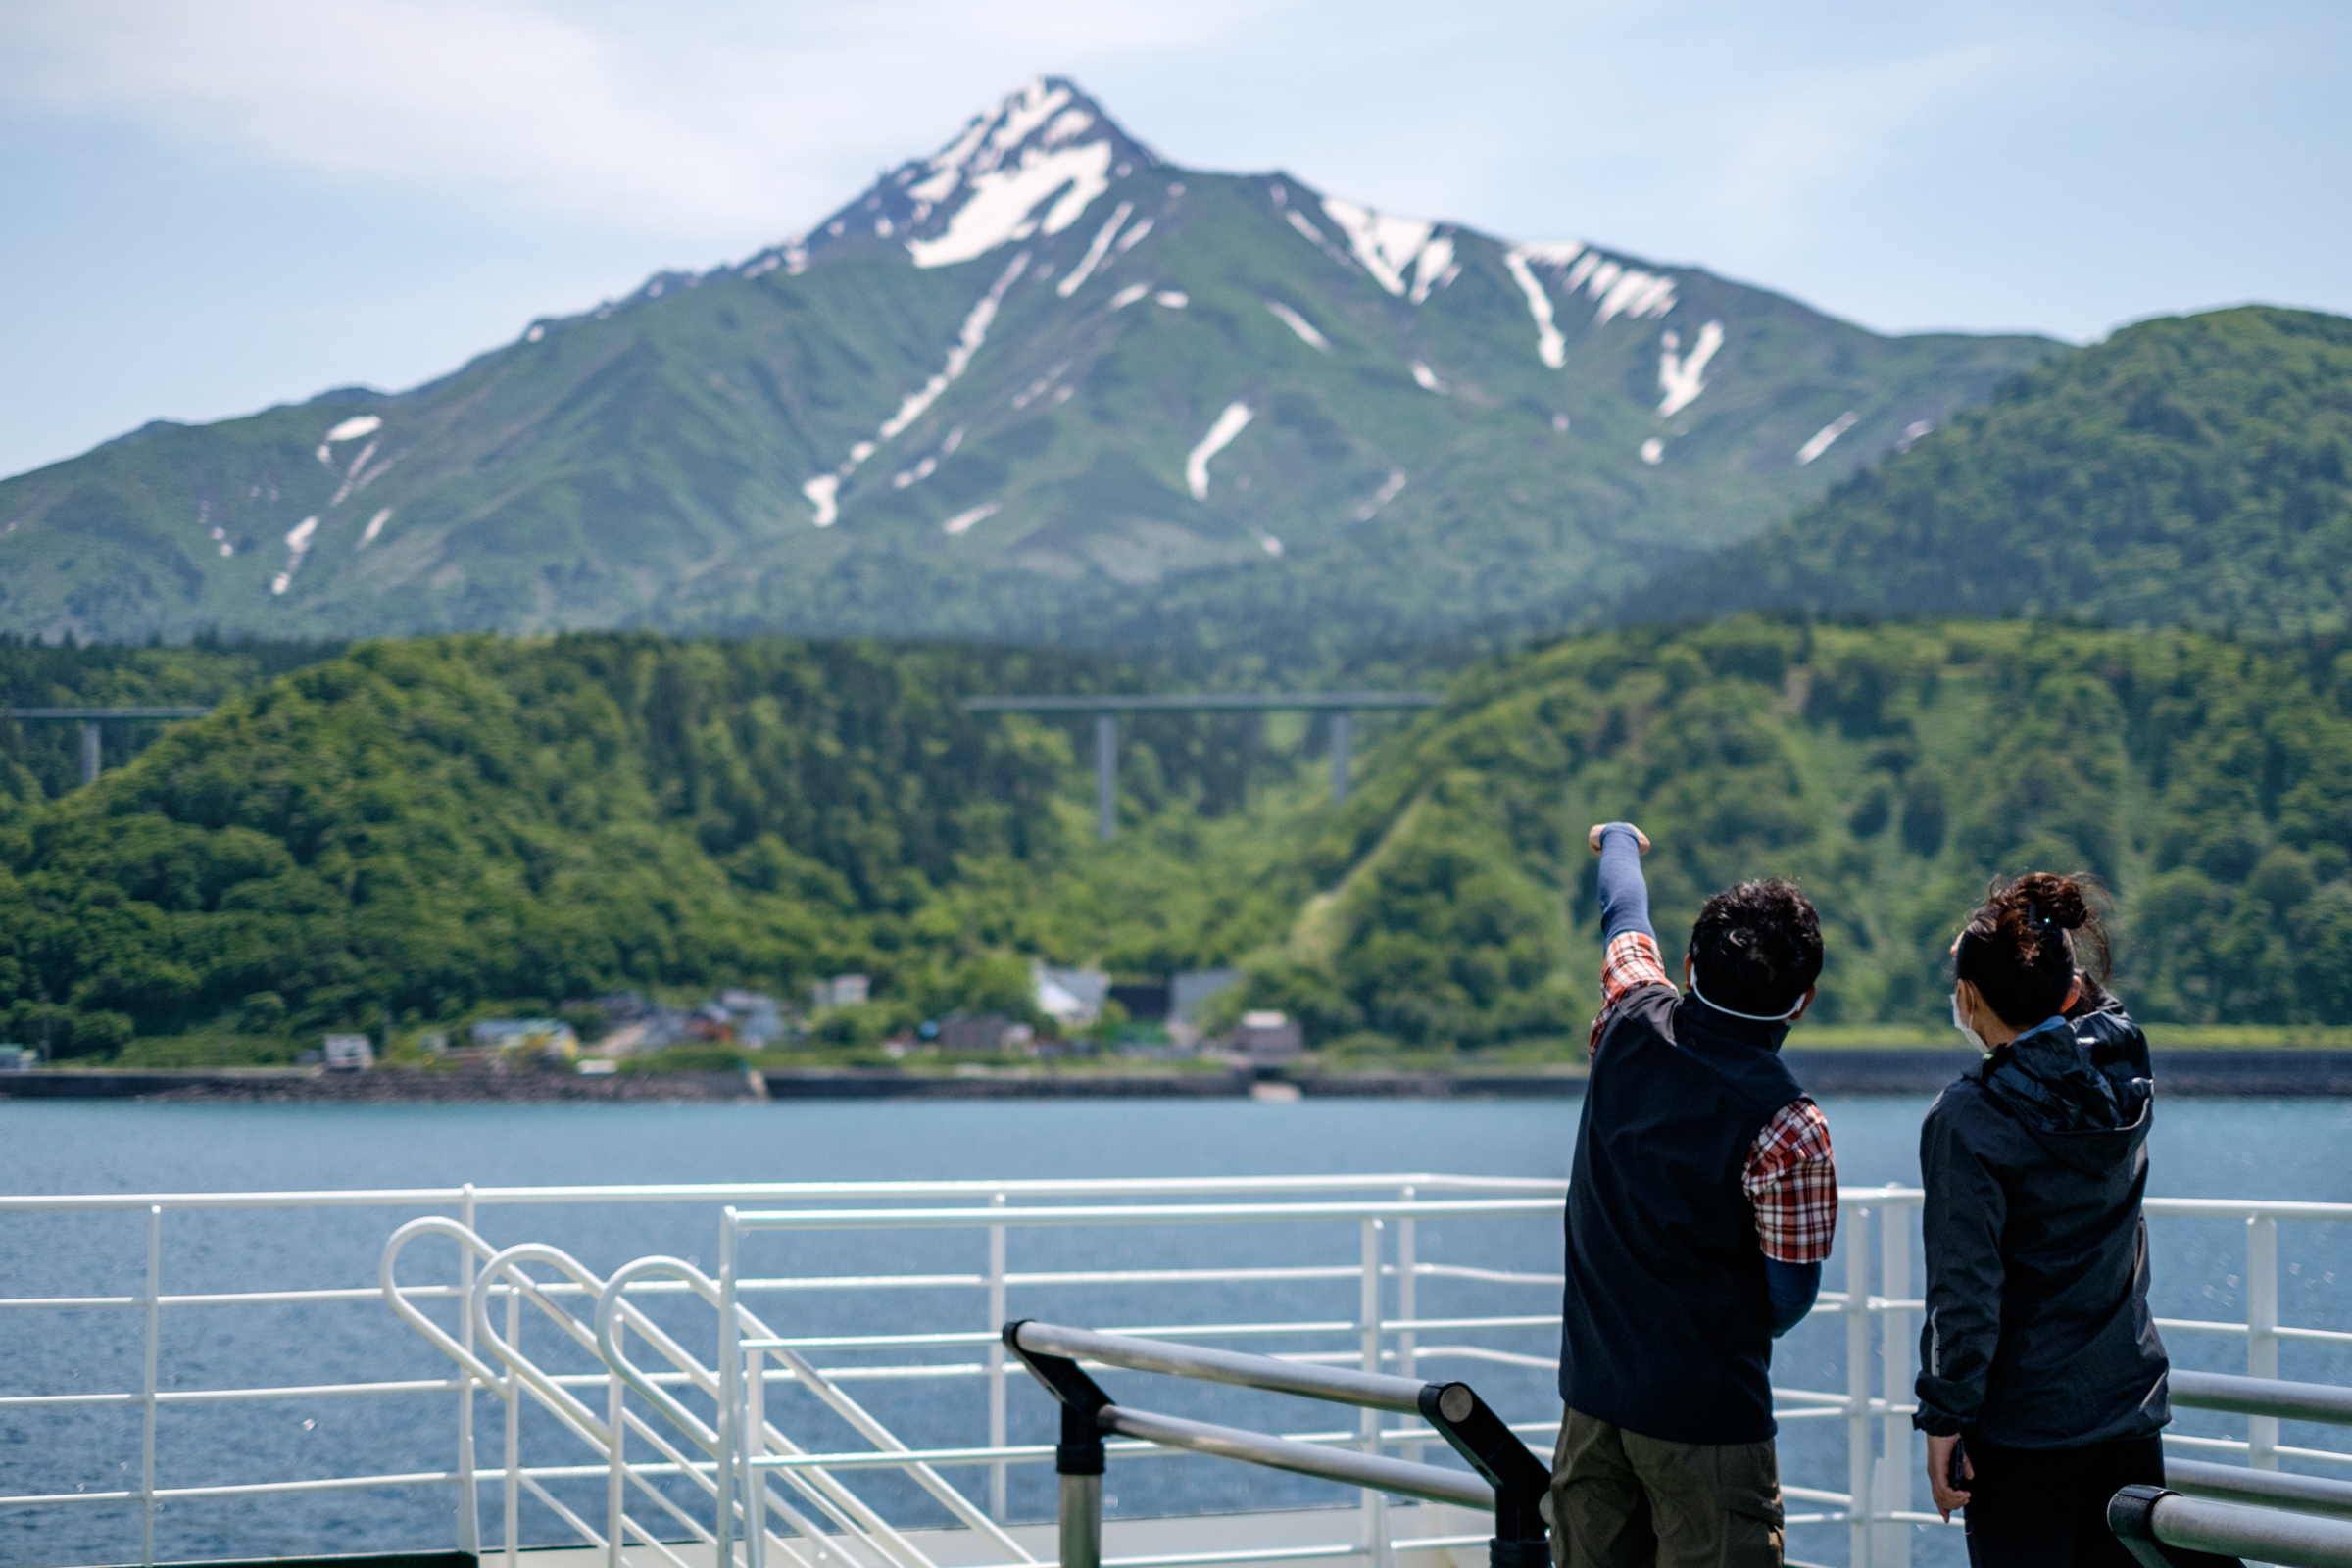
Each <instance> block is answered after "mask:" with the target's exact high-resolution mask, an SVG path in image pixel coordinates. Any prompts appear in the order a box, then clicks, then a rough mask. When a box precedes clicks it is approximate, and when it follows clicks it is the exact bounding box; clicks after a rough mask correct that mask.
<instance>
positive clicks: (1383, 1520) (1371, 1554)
mask: <svg viewBox="0 0 2352 1568" xmlns="http://www.w3.org/2000/svg"><path fill="white" fill-rule="evenodd" d="M1357 1322H1358V1323H1359V1324H1360V1325H1361V1327H1362V1331H1363V1369H1364V1370H1365V1371H1366V1372H1370V1373H1374V1374H1377V1373H1378V1372H1379V1371H1380V1221H1379V1220H1376V1219H1368V1220H1366V1221H1364V1247H1363V1285H1362V1289H1361V1291H1360V1292H1359V1294H1358V1308H1357ZM1356 1431H1357V1432H1358V1433H1360V1434H1361V1435H1362V1437H1363V1440H1364V1451H1365V1452H1366V1453H1372V1454H1377V1453H1378V1452H1380V1412H1379V1411H1378V1410H1374V1409H1369V1408H1366V1409H1361V1410H1358V1411H1357V1412H1356ZM1363 1497H1364V1551H1365V1553H1366V1555H1367V1557H1368V1558H1369V1560H1370V1564H1371V1568H1393V1563H1394V1557H1393V1555H1392V1553H1391V1552H1390V1549H1389V1495H1388V1494H1387V1493H1385V1492H1381V1491H1379V1490H1378V1489H1376V1488H1371V1487H1367V1488H1365V1489H1364V1495H1363Z"/></svg>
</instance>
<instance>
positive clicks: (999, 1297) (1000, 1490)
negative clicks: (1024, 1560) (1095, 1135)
mask: <svg viewBox="0 0 2352 1568" xmlns="http://www.w3.org/2000/svg"><path fill="white" fill-rule="evenodd" d="M988 1202H989V1206H990V1207H991V1208H1003V1207H1004V1206H1005V1195H1004V1194H1003V1193H998V1194H996V1195H995V1196H994V1197H992V1198H990V1199H989V1201H988ZM1007 1318H1008V1314H1007V1313H1006V1312H1005V1227H1004V1226H1002V1225H991V1226H990V1227H989V1228H988V1326H989V1327H990V1328H992V1329H996V1328H1002V1327H1004V1325H1005V1322H1006V1320H1007ZM988 1446H990V1447H992V1448H1002V1447H1004V1446H1005V1342H1004V1340H1002V1339H997V1340H992V1341H991V1342H990V1343H989V1347H988ZM988 1516H989V1517H990V1518H991V1519H994V1520H995V1521H996V1522H997V1523H999V1524H1003V1523H1004V1522H1005V1461H1004V1460H1002V1459H999V1460H998V1461H997V1462H996V1463H994V1464H992V1465H990V1466H989V1467H988Z"/></svg>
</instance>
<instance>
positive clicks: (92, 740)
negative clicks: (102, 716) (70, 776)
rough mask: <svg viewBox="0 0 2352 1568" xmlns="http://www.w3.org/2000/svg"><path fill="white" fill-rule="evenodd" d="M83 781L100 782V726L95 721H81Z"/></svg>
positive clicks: (85, 782)
mask: <svg viewBox="0 0 2352 1568" xmlns="http://www.w3.org/2000/svg"><path fill="white" fill-rule="evenodd" d="M81 781H82V782H83V783H84V784H95V783H97V782H98V724H97V721H96V720H95V719H88V718H85V719H83V720H82V721H81Z"/></svg>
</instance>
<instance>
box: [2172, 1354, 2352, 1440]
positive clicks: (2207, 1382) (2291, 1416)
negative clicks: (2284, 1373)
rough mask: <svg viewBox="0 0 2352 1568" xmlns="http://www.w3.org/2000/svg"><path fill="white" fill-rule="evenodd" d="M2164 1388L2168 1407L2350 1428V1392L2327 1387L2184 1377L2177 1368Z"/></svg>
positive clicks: (2214, 1375) (2223, 1375)
mask: <svg viewBox="0 0 2352 1568" xmlns="http://www.w3.org/2000/svg"><path fill="white" fill-rule="evenodd" d="M2165 1383H2166V1387H2167V1389H2168V1391H2169V1397H2170V1398H2171V1399H2172V1402H2173V1403H2175V1404H2178V1405H2184V1406H2186V1407H2187V1408H2189V1409H2191V1410H2228V1411H2230V1412H2233V1413H2234V1414H2237V1415H2269V1416H2277V1417H2278V1418H2279V1419H2280V1420H2283V1421H2320V1422H2325V1423H2327V1425H2329V1426H2339V1427H2348V1426H2352V1389H2339V1388H2337V1387H2336V1386H2335V1385H2333V1384H2331V1383H2293V1382H2289V1381H2287V1380H2286V1379H2284V1378H2248V1377H2237V1376H2233V1375H2232V1374H2230V1373H2228V1372H2188V1371H2183V1370H2182V1369H2181V1368H2180V1367H2175V1368H2173V1370H2172V1372H2171V1373H2170V1374H2169V1375H2168V1376H2167V1377H2166V1379H2165Z"/></svg>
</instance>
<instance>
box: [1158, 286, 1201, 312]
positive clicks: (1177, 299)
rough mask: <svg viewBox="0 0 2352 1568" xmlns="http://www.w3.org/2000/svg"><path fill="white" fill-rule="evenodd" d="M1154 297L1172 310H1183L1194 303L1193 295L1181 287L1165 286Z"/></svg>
mask: <svg viewBox="0 0 2352 1568" xmlns="http://www.w3.org/2000/svg"><path fill="white" fill-rule="evenodd" d="M1152 299H1154V300H1156V301H1158V302H1159V303H1160V304H1161V305H1164V306H1166V307H1167V308H1168V309H1169V310H1171V311H1181V310H1183V309H1184V308H1185V307H1186V306H1187V305H1190V304H1192V303H1193V297H1192V296H1191V295H1190V294H1187V293H1186V292H1185V291H1184V290H1182V289H1180V288H1163V289H1161V290H1160V291H1159V292H1158V293H1156V294H1154V295H1152Z"/></svg>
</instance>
